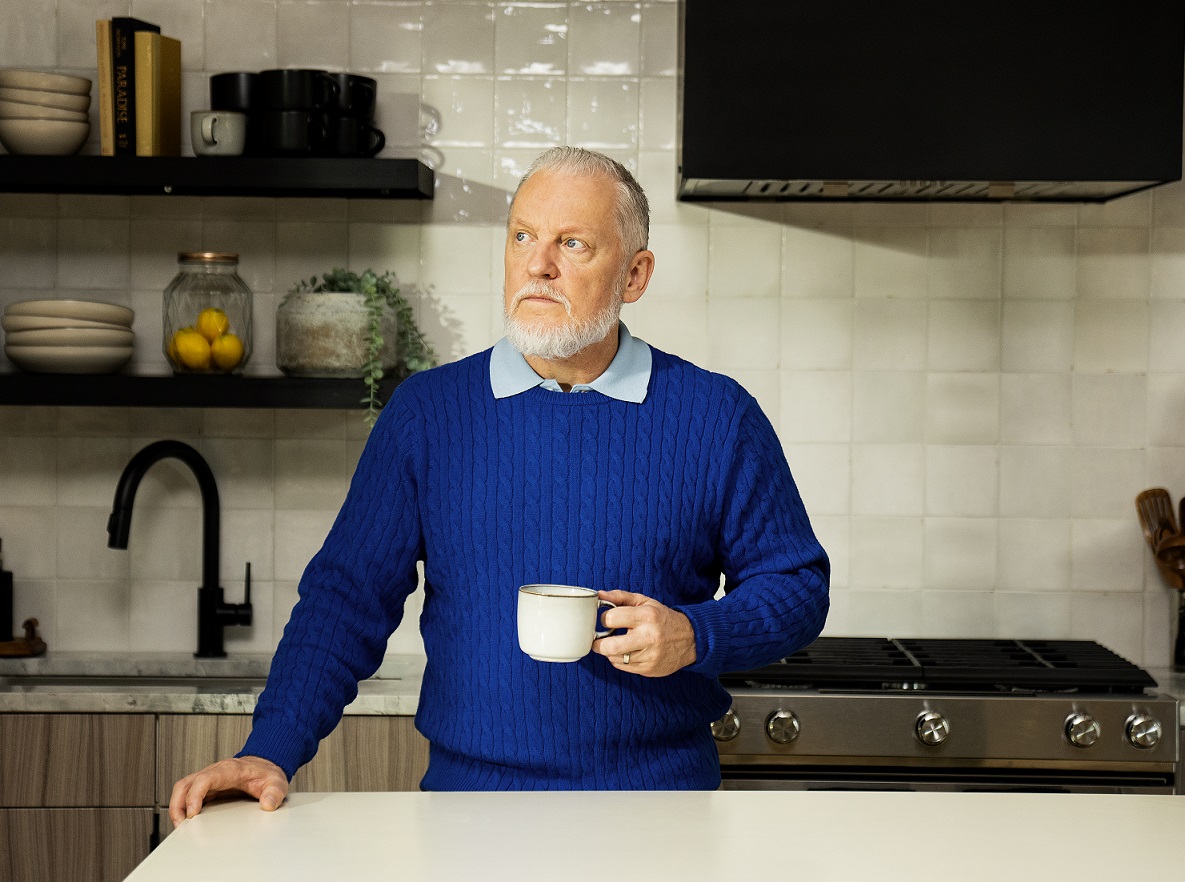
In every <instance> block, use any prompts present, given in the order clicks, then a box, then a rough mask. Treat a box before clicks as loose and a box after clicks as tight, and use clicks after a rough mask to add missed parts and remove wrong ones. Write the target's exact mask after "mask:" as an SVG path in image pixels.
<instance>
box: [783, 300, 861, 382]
mask: <svg viewBox="0 0 1185 882" xmlns="http://www.w3.org/2000/svg"><path fill="white" fill-rule="evenodd" d="M781 359H782V362H781V363H782V367H783V368H796V369H806V368H815V369H819V370H847V369H848V368H850V367H851V366H852V301H851V300H783V301H782V351H781Z"/></svg>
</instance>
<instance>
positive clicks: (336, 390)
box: [0, 373, 399, 410]
mask: <svg viewBox="0 0 1185 882" xmlns="http://www.w3.org/2000/svg"><path fill="white" fill-rule="evenodd" d="M397 385H399V380H398V379H397V378H395V377H388V378H386V379H384V380H383V381H382V383H381V385H380V387H379V398H380V400H382V401H386V400H387V399H388V398H390V397H391V391H392V390H393V389H394V388H395V387H396V386H397ZM365 392H366V389H365V387H364V385H363V383H362V380H361V379H349V380H322V379H312V378H307V377H258V376H227V375H224V374H177V375H152V376H150V375H136V374H27V373H10V374H6V373H0V405H4V404H9V405H26V406H32V405H36V406H67V407H69V406H85V407H257V408H301V409H309V408H341V409H345V410H355V409H356V410H362V409H363V405H362V403H361V402H362V397H363V395H364V394H365Z"/></svg>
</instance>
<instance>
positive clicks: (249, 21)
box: [205, 0, 279, 73]
mask: <svg viewBox="0 0 1185 882" xmlns="http://www.w3.org/2000/svg"><path fill="white" fill-rule="evenodd" d="M205 15H206V68H207V69H208V70H210V71H212V72H216V73H220V72H223V71H235V70H248V71H257V70H268V69H269V68H273V67H278V66H279V61H278V57H279V56H278V35H279V25H278V23H277V17H278V13H277V3H276V0H206V10H205ZM243 34H250V35H251V39H249V40H244V39H243Z"/></svg>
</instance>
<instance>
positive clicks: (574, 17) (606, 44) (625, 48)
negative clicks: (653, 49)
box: [568, 3, 642, 77]
mask: <svg viewBox="0 0 1185 882" xmlns="http://www.w3.org/2000/svg"><path fill="white" fill-rule="evenodd" d="M641 8H642V4H641V3H572V4H570V6H569V7H568V27H569V34H568V64H569V70H570V71H571V72H572V74H574V75H583V76H598V77H604V76H617V77H633V76H637V75H638V68H639V63H640V57H639V56H640V42H641V34H642V16H641Z"/></svg>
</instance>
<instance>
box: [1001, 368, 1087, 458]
mask: <svg viewBox="0 0 1185 882" xmlns="http://www.w3.org/2000/svg"><path fill="white" fill-rule="evenodd" d="M1070 388H1071V387H1070V376H1069V375H1068V374H1003V375H1001V377H1000V440H1001V441H1003V442H1004V443H1005V444H1069V443H1070V442H1071V440H1072V438H1073V424H1072V419H1073V416H1072V415H1073V411H1072V408H1071V391H1070Z"/></svg>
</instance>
